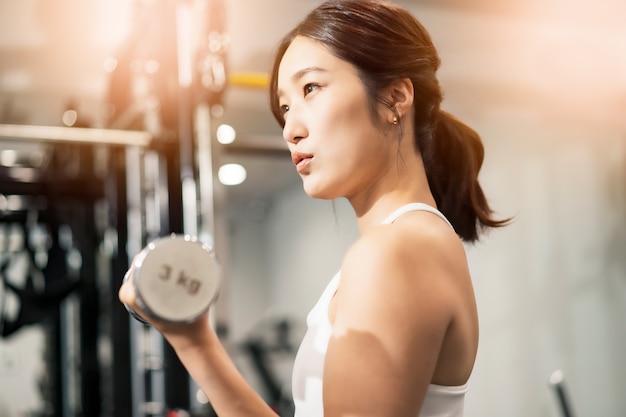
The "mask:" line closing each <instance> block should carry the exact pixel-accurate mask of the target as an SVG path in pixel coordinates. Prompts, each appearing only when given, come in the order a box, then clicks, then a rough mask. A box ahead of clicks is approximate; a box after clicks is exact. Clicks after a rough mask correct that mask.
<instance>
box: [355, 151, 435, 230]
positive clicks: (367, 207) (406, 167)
mask: <svg viewBox="0 0 626 417" xmlns="http://www.w3.org/2000/svg"><path fill="white" fill-rule="evenodd" d="M401 164H403V165H402V166H400V167H399V168H398V169H397V170H395V171H394V172H389V173H388V174H387V175H385V176H384V177H383V178H381V180H380V181H378V182H377V183H375V184H373V185H372V186H371V187H370V188H369V189H367V190H364V191H363V192H361V193H360V194H358V195H355V196H352V197H349V198H348V201H349V202H350V204H351V205H352V208H353V209H354V212H355V214H356V217H357V224H358V227H359V231H360V233H361V234H362V235H363V234H365V233H367V232H368V231H369V230H371V228H373V227H376V226H378V225H380V224H381V223H382V221H383V220H384V219H385V218H386V217H387V216H388V215H389V214H391V213H392V212H393V211H394V210H396V209H397V208H398V207H400V206H403V205H405V204H408V203H415V202H420V203H425V204H428V205H430V206H433V207H436V204H435V199H434V198H433V195H432V193H431V191H430V188H429V186H428V179H427V178H426V172H425V170H424V166H423V163H422V159H421V158H420V157H416V158H411V161H405V162H401Z"/></svg>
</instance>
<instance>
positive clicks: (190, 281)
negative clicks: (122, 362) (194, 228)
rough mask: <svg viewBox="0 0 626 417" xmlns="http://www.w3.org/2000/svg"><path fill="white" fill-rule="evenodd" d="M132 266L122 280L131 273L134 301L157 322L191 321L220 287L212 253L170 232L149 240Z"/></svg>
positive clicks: (218, 272)
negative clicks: (165, 235)
mask: <svg viewBox="0 0 626 417" xmlns="http://www.w3.org/2000/svg"><path fill="white" fill-rule="evenodd" d="M132 266H133V267H132V268H131V269H129V270H128V272H127V273H126V275H125V276H124V282H125V281H127V280H128V279H129V278H130V274H131V273H132V278H133V280H132V282H133V286H134V287H135V294H136V297H137V304H138V305H139V306H140V307H141V309H142V310H143V311H144V312H145V313H146V314H148V315H149V316H151V317H153V318H155V319H158V320H161V321H167V322H171V323H186V322H187V323H188V322H192V321H194V320H195V319H197V318H198V317H200V316H201V315H202V314H204V313H205V312H206V311H208V309H209V308H210V307H211V304H212V303H213V302H214V301H215V300H216V298H217V295H218V292H219V289H220V284H221V279H222V276H221V268H220V265H219V263H218V261H217V259H216V257H215V252H214V251H213V249H212V248H211V247H210V246H208V245H206V244H205V243H202V242H200V241H199V240H198V239H197V238H195V237H193V236H190V235H179V234H172V235H170V236H168V237H162V238H158V239H156V240H154V241H152V242H150V243H149V244H148V245H147V246H146V247H145V248H144V249H143V250H142V251H141V252H140V253H139V254H138V255H137V256H136V257H135V258H134V260H133V265H132ZM131 271H132V272H131ZM124 306H125V307H126V310H128V312H129V313H130V314H131V315H132V316H133V317H134V318H136V319H137V320H139V321H141V322H142V323H146V321H145V320H144V319H143V318H141V316H139V315H138V314H137V313H136V312H135V311H134V310H133V309H132V308H131V307H129V306H127V305H126V304H125V305H124Z"/></svg>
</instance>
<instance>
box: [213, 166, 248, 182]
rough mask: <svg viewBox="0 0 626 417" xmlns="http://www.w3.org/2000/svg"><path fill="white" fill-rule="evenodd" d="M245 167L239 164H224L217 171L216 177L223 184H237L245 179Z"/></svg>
mask: <svg viewBox="0 0 626 417" xmlns="http://www.w3.org/2000/svg"><path fill="white" fill-rule="evenodd" d="M246 175H247V174H246V169H245V168H244V167H243V166H241V165H239V164H225V165H222V166H221V167H220V169H219V170H218V171H217V177H218V178H219V180H220V182H221V183H222V184H224V185H238V184H241V183H242V182H244V181H245V180H246Z"/></svg>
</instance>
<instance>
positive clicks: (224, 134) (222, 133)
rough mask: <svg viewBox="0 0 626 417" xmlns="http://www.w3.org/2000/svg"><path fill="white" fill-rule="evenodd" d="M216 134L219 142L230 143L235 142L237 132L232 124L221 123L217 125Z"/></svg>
mask: <svg viewBox="0 0 626 417" xmlns="http://www.w3.org/2000/svg"><path fill="white" fill-rule="evenodd" d="M216 136H217V141H218V142H219V143H221V144H222V145H228V144H229V143H233V142H234V141H235V138H236V137H237V132H236V131H235V128H234V127H232V126H231V125H219V126H218V127H217V132H216Z"/></svg>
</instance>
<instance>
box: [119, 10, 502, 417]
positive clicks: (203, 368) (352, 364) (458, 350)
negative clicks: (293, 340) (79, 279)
mask: <svg viewBox="0 0 626 417" xmlns="http://www.w3.org/2000/svg"><path fill="white" fill-rule="evenodd" d="M438 67H439V58H438V56H437V52H436V50H435V48H434V46H433V44H432V41H431V39H430V37H429V35H428V33H427V32H426V30H425V29H424V28H423V27H422V26H421V25H420V23H419V22H418V21H417V20H415V18H414V17H413V16H411V15H410V14H409V13H408V12H407V11H406V10H404V9H402V8H400V7H398V6H394V5H392V4H387V3H383V2H378V1H370V0H356V1H355V0H345V1H341V0H333V1H328V2H325V3H324V4H322V5H320V6H319V7H317V8H316V9H315V10H313V11H312V12H311V13H310V14H309V15H308V16H307V17H306V18H305V19H304V21H302V22H301V23H300V24H299V25H298V26H297V27H296V28H295V29H294V30H292V31H291V32H290V33H289V34H288V35H287V36H286V37H285V38H284V40H283V41H282V43H281V44H280V45H279V48H278V52H277V56H276V60H275V64H274V69H273V72H272V78H271V85H270V98H271V107H272V111H273V113H274V115H275V117H276V119H277V120H278V122H279V123H280V124H281V126H282V127H283V136H284V139H285V140H286V141H287V144H288V147H289V150H290V152H291V154H292V158H293V161H294V164H295V165H296V169H297V171H298V173H299V174H300V176H301V178H302V181H303V186H304V189H305V191H306V193H307V194H308V195H310V196H311V197H314V198H322V199H335V198H340V197H344V198H346V199H348V201H349V202H350V204H351V205H352V207H353V209H354V212H355V214H356V216H357V222H358V227H359V231H360V238H359V239H358V240H357V242H355V243H354V245H353V246H352V247H351V248H350V249H349V250H348V252H347V254H346V255H345V258H344V260H343V263H342V265H341V269H340V272H339V273H337V275H336V276H335V277H334V278H333V279H332V280H331V282H330V284H329V285H328V287H327V289H326V290H325V292H324V293H323V294H322V296H321V298H320V301H319V302H318V304H317V305H316V306H315V307H314V308H313V310H312V311H311V313H310V314H309V317H308V319H307V322H308V325H309V329H308V331H307V334H306V335H305V338H304V340H303V342H302V345H301V347H300V350H299V352H298V355H297V357H296V362H295V364H294V372H293V384H292V385H293V394H294V400H295V404H296V415H297V416H300V417H304V416H307V417H308V416H326V417H333V416H394V417H398V416H422V417H425V416H461V415H462V414H463V400H464V395H465V392H466V390H467V388H468V386H467V382H468V379H469V377H470V374H471V372H472V368H473V366H474V360H475V357H476V350H477V345H478V319H477V312H476V303H475V298H474V293H473V289H472V283H471V278H470V274H469V271H468V266H467V261H466V257H465V252H464V246H463V244H462V240H465V241H468V242H472V241H475V240H476V239H478V236H479V233H480V232H481V231H482V230H483V229H485V228H488V227H498V226H502V225H504V224H505V223H506V221H503V220H495V219H493V218H492V211H491V209H490V208H489V205H488V204H487V201H486V199H485V196H484V195H483V192H482V190H481V187H480V185H479V183H478V181H477V176H478V171H479V169H480V166H481V164H482V159H483V147H482V144H481V142H480V138H479V137H478V135H477V134H476V133H475V132H474V131H473V130H472V129H470V128H469V127H467V126H465V125H464V124H462V123H461V122H460V121H458V120H457V119H455V118H453V117H452V116H451V115H449V114H447V113H445V112H443V111H442V110H441V109H440V103H441V100H442V93H441V89H440V87H439V83H438V81H437V78H436V71H437V68H438ZM120 299H121V300H122V301H123V302H125V303H126V304H128V305H130V306H131V307H133V308H135V309H137V308H138V307H137V305H136V304H135V298H134V292H133V289H132V286H130V285H128V284H126V285H124V286H123V287H122V288H121V290H120ZM147 319H148V320H150V318H147ZM152 324H153V325H154V326H155V327H156V328H157V329H159V330H160V331H161V332H162V333H163V335H164V336H165V338H166V339H167V340H168V341H169V343H170V344H171V345H172V346H173V348H174V349H175V350H176V352H177V354H178V355H179V357H180V359H181V361H182V363H183V364H184V365H185V366H186V368H187V369H188V370H189V372H190V374H191V376H192V377H193V378H194V380H195V381H196V383H197V384H198V385H199V386H200V387H201V388H202V389H203V390H204V392H205V394H206V395H207V396H208V398H209V399H210V401H211V403H212V405H213V407H214V408H215V410H216V411H217V413H218V414H219V415H220V416H264V415H268V416H269V415H274V413H273V411H272V410H271V409H270V408H269V407H268V406H267V405H266V404H265V403H264V402H263V400H262V399H261V398H260V397H259V396H258V395H257V394H256V393H254V392H253V390H252V389H251V388H250V386H249V385H248V384H247V383H246V382H245V380H244V378H243V377H242V376H241V375H240V374H239V373H238V372H237V370H236V368H235V366H234V365H233V363H232V362H231V360H230V359H229V358H228V355H227V353H226V352H225V350H224V349H223V347H222V346H221V344H220V342H219V340H218V338H217V336H216V335H215V333H214V331H213V330H212V329H211V327H210V326H209V324H208V320H207V319H206V317H204V318H203V319H201V320H198V321H197V322H195V323H192V324H189V325H172V324H167V323H159V322H154V321H153V322H152Z"/></svg>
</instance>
